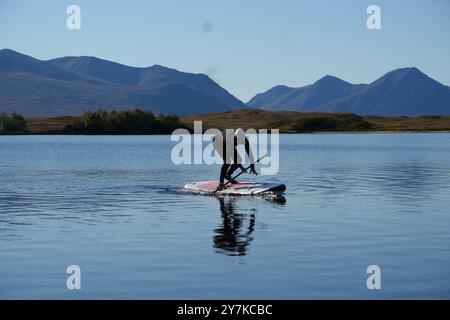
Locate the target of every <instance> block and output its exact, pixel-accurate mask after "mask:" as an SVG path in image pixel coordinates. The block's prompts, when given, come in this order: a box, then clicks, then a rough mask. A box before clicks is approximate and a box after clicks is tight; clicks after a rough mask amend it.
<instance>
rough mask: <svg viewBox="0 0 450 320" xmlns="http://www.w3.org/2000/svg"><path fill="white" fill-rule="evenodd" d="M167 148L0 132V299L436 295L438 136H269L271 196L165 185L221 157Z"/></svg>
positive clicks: (208, 175) (443, 172) (150, 142)
mask: <svg viewBox="0 0 450 320" xmlns="http://www.w3.org/2000/svg"><path fill="white" fill-rule="evenodd" d="M173 145H174V142H171V141H170V136H2V137H0V298H3V299H11V298H25V299H38V298H44V299H47V298H58V299H83V298H86V299H91V298H113V299H114V298H137V299H197V298H200V299H215V298H230V299H231V298H232V299H246V298H253V299H266V298H267V299H303V298H307V299H309V298H325V299H335V298H339V299H342V298H343V299H345V298H362V299H394V298H438V299H442V298H446V299H449V298H450V273H449V271H450V231H449V230H450V134H447V133H438V134H431V133H429V134H414V133H407V134H327V135H322V134H316V135H282V136H281V139H280V149H281V150H280V157H281V159H280V171H279V173H278V175H277V176H276V177H275V178H276V179H277V180H279V181H282V182H284V183H285V184H286V185H287V191H286V194H285V196H286V202H285V203H284V204H282V203H275V202H270V201H266V200H262V199H257V198H239V199H218V198H215V197H208V196H198V195H189V194H183V193H180V192H177V188H179V187H181V186H182V185H184V184H185V183H186V182H192V181H199V180H209V179H215V178H216V177H217V174H218V171H219V169H220V166H217V165H216V166H201V165H190V166H176V165H174V164H172V163H171V161H170V152H171V148H172V146H173ZM245 178H246V179H252V180H255V178H254V176H248V177H245ZM269 178H270V177H267V176H266V177H262V176H258V177H257V178H256V179H257V180H267V179H269ZM270 180H273V177H272V178H270ZM73 264H75V265H79V266H80V268H81V272H82V277H81V286H82V289H81V290H68V289H67V288H66V279H67V276H68V275H67V274H66V273H65V272H66V268H67V266H69V265H73ZM369 265H378V266H380V268H381V286H382V288H381V290H368V289H367V286H366V280H367V277H368V276H369V275H368V274H367V273H366V269H367V267H368V266H369Z"/></svg>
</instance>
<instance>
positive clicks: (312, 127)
mask: <svg viewBox="0 0 450 320" xmlns="http://www.w3.org/2000/svg"><path fill="white" fill-rule="evenodd" d="M119 114H122V113H119ZM99 118H100V121H98V120H99ZM195 120H201V121H202V122H203V129H207V128H218V129H226V128H238V127H241V128H244V129H247V128H254V129H275V128H278V129H280V132H282V133H297V132H300V133H302V132H371V131H380V132H382V131H394V132H395V131H398V132H402V131H413V132H433V131H450V116H421V117H404V116H402V117H379V116H358V115H355V114H351V113H302V112H295V111H278V112H270V111H263V110H258V109H239V110H234V111H231V112H219V113H207V114H201V115H194V116H184V117H180V118H179V119H178V118H176V117H167V116H163V115H161V116H158V117H154V116H152V115H151V114H148V113H141V112H140V111H137V113H136V111H135V113H126V114H122V115H121V116H118V113H115V114H113V113H106V114H105V113H85V115H84V116H82V117H56V118H38V119H27V120H26V126H25V127H26V131H24V132H22V133H25V134H146V133H150V134H151V133H171V132H172V130H173V129H174V128H177V127H187V128H193V123H194V121H195ZM15 133H20V132H15Z"/></svg>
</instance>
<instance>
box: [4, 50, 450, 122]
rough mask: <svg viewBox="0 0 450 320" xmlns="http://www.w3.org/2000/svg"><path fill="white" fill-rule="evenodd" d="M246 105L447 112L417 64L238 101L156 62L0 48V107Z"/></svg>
mask: <svg viewBox="0 0 450 320" xmlns="http://www.w3.org/2000/svg"><path fill="white" fill-rule="evenodd" d="M247 106H248V107H251V108H261V109H265V110H296V111H302V112H312V111H314V112H353V113H356V114H360V115H382V116H395V115H408V116H417V115H431V114H434V115H449V114H450V88H449V87H447V86H445V85H443V84H441V83H439V82H437V81H435V80H433V79H431V78H429V77H428V76H426V75H425V74H424V73H422V72H421V71H419V70H418V69H417V68H404V69H397V70H394V71H391V72H389V73H387V74H386V75H384V76H383V77H381V78H380V79H378V80H376V81H374V82H372V83H370V84H351V83H348V82H345V81H343V80H341V79H338V78H335V77H332V76H325V77H323V78H322V79H320V80H318V81H317V82H315V83H314V84H311V85H309V86H305V87H301V88H291V87H287V86H276V87H273V88H272V89H270V90H268V91H266V92H264V93H260V94H257V95H256V96H255V97H253V98H252V99H251V100H250V101H249V102H248V103H247V104H244V103H243V102H242V101H240V100H239V99H237V98H236V97H234V96H233V95H231V94H230V93H229V92H228V91H227V90H225V89H224V88H222V87H221V86H219V85H218V84H217V83H216V82H214V81H213V80H211V79H210V78H209V77H208V76H207V75H205V74H193V73H185V72H180V71H178V70H175V69H170V68H166V67H163V66H159V65H154V66H152V67H147V68H136V67H129V66H125V65H122V64H119V63H115V62H111V61H107V60H102V59H98V58H95V57H86V56H84V57H63V58H57V59H53V60H47V61H42V60H38V59H35V58H32V57H30V56H27V55H23V54H20V53H18V52H15V51H12V50H9V49H4V50H0V112H6V113H10V112H13V111H16V112H18V113H20V114H22V115H24V116H25V117H53V116H63V115H73V116H76V115H80V114H82V113H83V111H86V110H97V109H100V108H102V109H106V110H114V109H115V110H127V109H131V108H140V109H144V110H151V111H153V112H155V113H158V112H162V113H165V114H177V115H192V114H201V113H209V112H224V111H230V110H233V109H236V108H245V107H247Z"/></svg>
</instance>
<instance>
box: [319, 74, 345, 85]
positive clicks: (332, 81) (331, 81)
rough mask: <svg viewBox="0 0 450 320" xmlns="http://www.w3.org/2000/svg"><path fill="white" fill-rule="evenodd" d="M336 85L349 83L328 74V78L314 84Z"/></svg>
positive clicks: (325, 77)
mask: <svg viewBox="0 0 450 320" xmlns="http://www.w3.org/2000/svg"><path fill="white" fill-rule="evenodd" d="M335 83H348V82H346V81H344V80H342V79H339V78H337V77H334V76H330V75H328V74H327V75H326V76H324V77H322V78H320V79H319V80H317V81H316V82H315V83H314V84H315V85H317V84H335Z"/></svg>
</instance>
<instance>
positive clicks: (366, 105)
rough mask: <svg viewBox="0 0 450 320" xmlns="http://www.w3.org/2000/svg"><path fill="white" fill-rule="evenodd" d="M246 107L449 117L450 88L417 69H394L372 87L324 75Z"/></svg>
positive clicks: (258, 97)
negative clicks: (311, 82) (309, 82)
mask: <svg viewBox="0 0 450 320" xmlns="http://www.w3.org/2000/svg"><path fill="white" fill-rule="evenodd" d="M280 88H283V89H280ZM247 106H249V107H251V108H261V109H264V110H270V111H279V110H294V111H301V112H352V113H355V114H359V115H380V116H400V115H405V116H420V115H425V114H436V115H449V114H450V88H449V87H448V86H445V85H443V84H441V83H439V82H438V81H436V80H434V79H432V78H430V77H429V76H427V75H426V74H424V73H423V72H421V71H420V70H419V69H418V68H416V67H408V68H399V69H395V70H392V71H390V72H388V73H386V74H385V75H383V76H382V77H380V78H379V79H377V80H375V81H373V82H371V83H369V84H351V83H349V82H346V81H344V80H342V79H339V78H337V77H333V76H325V77H323V78H321V79H319V80H318V81H316V82H315V83H313V84H311V85H307V86H303V87H299V88H295V87H287V86H283V85H277V86H275V87H273V88H271V89H269V90H267V91H266V92H263V93H259V94H257V95H255V96H254V97H253V98H252V99H250V100H249V101H248V102H247Z"/></svg>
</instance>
